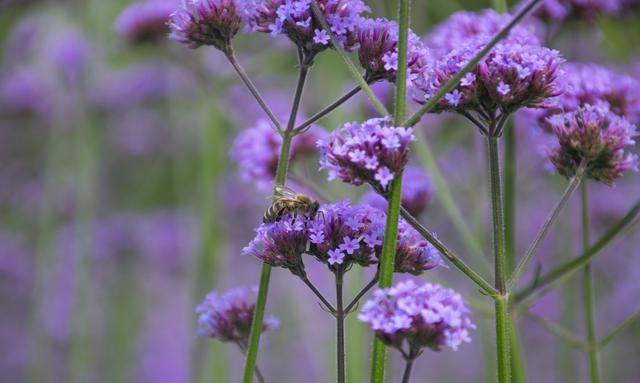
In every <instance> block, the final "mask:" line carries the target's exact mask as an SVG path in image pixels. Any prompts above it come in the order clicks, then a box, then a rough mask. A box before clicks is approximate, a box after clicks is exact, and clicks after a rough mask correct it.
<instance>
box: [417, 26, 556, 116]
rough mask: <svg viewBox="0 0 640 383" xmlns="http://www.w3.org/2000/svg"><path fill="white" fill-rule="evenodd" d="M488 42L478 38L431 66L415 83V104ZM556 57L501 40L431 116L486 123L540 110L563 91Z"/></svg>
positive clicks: (546, 50)
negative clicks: (446, 113)
mask: <svg viewBox="0 0 640 383" xmlns="http://www.w3.org/2000/svg"><path fill="white" fill-rule="evenodd" d="M486 43H487V39H485V38H479V39H475V40H472V41H470V42H468V43H467V44H463V45H461V46H459V47H458V48H456V49H454V50H452V51H451V52H449V53H447V54H445V55H444V56H442V57H440V58H439V59H437V60H434V61H433V62H432V63H430V64H429V65H428V67H427V70H426V71H425V75H424V76H423V77H422V78H421V79H419V80H417V81H416V92H415V93H414V100H415V101H416V102H418V103H425V102H427V101H428V100H429V99H430V98H432V97H433V96H434V95H435V94H436V93H437V92H438V91H439V90H440V88H441V87H442V86H443V85H444V84H445V83H446V82H448V81H449V80H450V79H451V78H452V77H453V76H454V75H455V74H456V73H457V72H459V71H460V70H461V69H462V68H463V67H464V66H465V65H466V64H467V63H468V62H469V61H470V60H471V59H472V58H473V57H474V56H475V55H476V54H477V53H478V52H479V51H480V50H481V49H482V48H483V47H484V46H485V45H486ZM563 61H564V60H563V59H562V58H561V57H560V53H559V52H558V51H556V50H552V49H549V48H546V47H542V46H540V45H537V44H533V43H531V44H525V43H522V42H519V41H510V40H507V41H503V42H501V43H499V44H498V45H496V47H495V48H494V49H493V50H492V51H491V53H489V54H488V55H487V56H486V57H485V58H484V59H483V60H482V61H481V62H480V63H479V64H478V66H477V67H476V68H474V69H473V70H472V71H470V72H469V73H467V74H466V75H465V77H464V78H463V79H462V80H461V81H460V83H459V84H458V86H456V87H455V88H454V89H453V90H452V91H451V92H449V93H447V95H446V96H445V97H444V98H443V99H442V100H440V101H439V102H438V103H437V105H436V107H435V108H434V109H433V111H434V112H436V113H437V112H442V111H456V112H459V113H463V114H468V113H473V114H477V115H478V117H479V118H481V119H482V120H483V122H485V123H490V122H491V121H492V120H494V119H495V118H496V117H497V116H508V115H510V114H511V113H513V112H515V111H516V110H517V109H519V108H522V107H541V106H543V105H544V102H545V100H547V99H548V98H550V97H554V96H557V95H558V94H560V93H561V92H562V89H561V87H560V84H559V81H557V78H558V74H559V69H560V64H561V63H562V62H563Z"/></svg>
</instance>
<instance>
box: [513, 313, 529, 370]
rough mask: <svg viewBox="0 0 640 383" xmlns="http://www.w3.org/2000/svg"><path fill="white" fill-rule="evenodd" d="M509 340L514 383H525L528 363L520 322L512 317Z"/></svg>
mask: <svg viewBox="0 0 640 383" xmlns="http://www.w3.org/2000/svg"><path fill="white" fill-rule="evenodd" d="M509 339H510V345H511V374H512V379H513V383H525V382H526V381H527V371H526V363H525V358H524V350H523V348H522V342H521V339H520V329H519V328H518V322H517V321H516V318H515V317H514V316H513V315H512V317H511V328H510V329H509Z"/></svg>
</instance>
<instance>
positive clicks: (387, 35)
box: [355, 18, 427, 83]
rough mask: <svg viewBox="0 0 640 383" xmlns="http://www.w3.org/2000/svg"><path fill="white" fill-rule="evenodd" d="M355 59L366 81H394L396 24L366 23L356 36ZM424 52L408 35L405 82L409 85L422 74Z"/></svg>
mask: <svg viewBox="0 0 640 383" xmlns="http://www.w3.org/2000/svg"><path fill="white" fill-rule="evenodd" d="M355 40H356V42H357V43H358V59H359V60H360V65H362V67H363V68H364V69H365V70H366V75H365V78H367V79H368V80H369V81H376V80H381V79H386V80H389V81H395V78H396V73H397V71H398V24H397V23H396V22H395V21H390V20H387V19H384V18H379V19H365V20H363V21H362V22H360V23H359V24H358V27H357V29H356V33H355ZM426 61H427V49H426V48H425V47H424V44H423V43H422V41H421V40H420V38H419V37H418V36H417V35H416V34H415V33H413V31H409V41H408V47H407V81H408V82H409V83H412V82H413V80H415V79H416V78H417V77H418V76H419V75H420V74H421V73H422V72H423V71H424V67H425V65H426Z"/></svg>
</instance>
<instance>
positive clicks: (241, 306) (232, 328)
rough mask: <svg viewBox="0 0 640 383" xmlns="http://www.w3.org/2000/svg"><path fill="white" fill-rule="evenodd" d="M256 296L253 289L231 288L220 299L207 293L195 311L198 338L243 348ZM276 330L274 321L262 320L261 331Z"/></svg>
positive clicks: (271, 318) (214, 293) (275, 320)
mask: <svg viewBox="0 0 640 383" xmlns="http://www.w3.org/2000/svg"><path fill="white" fill-rule="evenodd" d="M256 292H257V289H256V288H251V289H250V288H235V289H231V290H229V291H227V292H226V293H224V294H222V295H220V294H219V293H218V292H216V291H213V292H211V293H210V294H209V295H207V296H206V298H205V299H204V302H202V304H200V305H199V306H198V307H197V308H196V313H197V314H198V315H199V319H198V335H200V336H208V337H211V338H215V339H218V340H220V341H221V342H235V343H238V344H240V345H241V346H244V345H246V342H247V341H248V339H249V333H250V331H251V322H252V321H253V312H254V309H255V306H256V303H255V300H256V297H255V295H256ZM277 327H278V320H277V319H276V318H275V317H272V316H270V317H267V318H265V321H264V324H263V326H262V331H267V330H273V329H275V328H277Z"/></svg>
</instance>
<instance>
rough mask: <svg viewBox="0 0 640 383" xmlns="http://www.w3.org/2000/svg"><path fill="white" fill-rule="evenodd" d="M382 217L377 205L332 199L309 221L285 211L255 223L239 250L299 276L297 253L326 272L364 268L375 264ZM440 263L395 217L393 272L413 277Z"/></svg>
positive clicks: (300, 264) (300, 261)
mask: <svg viewBox="0 0 640 383" xmlns="http://www.w3.org/2000/svg"><path fill="white" fill-rule="evenodd" d="M385 221H386V218H385V214H384V212H383V211H381V210H379V209H376V208H373V207H371V206H369V205H361V206H354V205H351V204H349V203H348V202H338V203H336V204H332V205H325V206H322V208H321V209H320V211H319V212H318V214H317V215H316V217H315V218H314V219H311V220H310V219H309V218H308V217H300V216H298V217H292V216H290V215H289V216H285V217H284V218H283V219H281V220H280V221H277V222H275V223H270V224H262V225H260V227H258V229H257V230H256V232H257V234H256V237H255V239H254V240H253V241H251V243H249V245H248V246H247V247H246V248H245V249H244V250H243V253H244V254H250V255H253V256H255V257H257V258H259V259H261V260H263V261H264V262H266V263H267V264H269V265H271V266H274V267H284V268H287V269H289V270H290V271H291V272H292V273H293V274H295V275H299V276H302V275H304V263H303V259H302V256H303V254H308V255H310V256H312V257H314V258H316V259H317V260H318V261H320V262H322V263H326V264H327V265H328V266H329V268H331V269H332V270H334V269H336V268H341V269H342V270H348V268H349V267H350V266H351V265H352V264H358V265H360V266H369V265H372V264H376V263H378V257H379V256H380V253H381V251H382V240H383V235H384V224H385ZM440 265H442V260H441V258H440V254H439V253H438V251H437V250H436V249H435V248H434V247H433V246H431V245H430V244H429V243H428V242H426V241H424V240H423V239H422V237H420V236H419V234H418V233H416V232H415V231H414V230H413V229H412V228H411V227H410V226H409V225H408V224H407V223H406V222H404V221H400V227H399V230H398V243H397V253H396V263H395V271H396V272H400V273H411V274H414V275H418V274H421V273H422V272H424V271H426V270H430V269H433V268H435V267H437V266H440Z"/></svg>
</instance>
